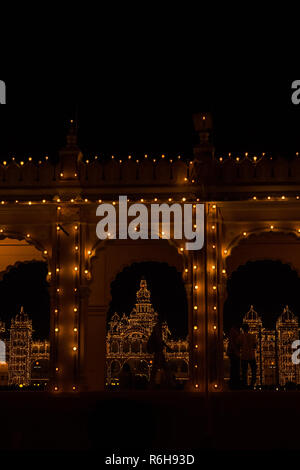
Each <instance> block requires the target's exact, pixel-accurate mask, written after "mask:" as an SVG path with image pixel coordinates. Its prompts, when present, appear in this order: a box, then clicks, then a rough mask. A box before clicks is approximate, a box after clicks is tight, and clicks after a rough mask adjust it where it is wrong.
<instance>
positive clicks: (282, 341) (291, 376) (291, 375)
mask: <svg viewBox="0 0 300 470" xmlns="http://www.w3.org/2000/svg"><path fill="white" fill-rule="evenodd" d="M276 330H277V334H278V358H279V382H280V385H285V384H286V383H287V382H295V383H296V382H297V376H296V372H297V371H296V366H295V365H294V364H293V363H292V360H291V357H292V353H293V350H292V343H293V341H295V340H296V339H298V338H299V324H298V317H296V316H295V315H294V314H293V312H291V310H290V309H289V307H288V305H287V306H286V307H285V308H284V309H283V312H282V314H281V315H280V316H279V317H278V320H277V322H276Z"/></svg>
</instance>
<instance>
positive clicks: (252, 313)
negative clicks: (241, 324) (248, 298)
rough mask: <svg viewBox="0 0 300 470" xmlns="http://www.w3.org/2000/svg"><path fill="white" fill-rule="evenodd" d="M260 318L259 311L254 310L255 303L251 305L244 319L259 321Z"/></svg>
mask: <svg viewBox="0 0 300 470" xmlns="http://www.w3.org/2000/svg"><path fill="white" fill-rule="evenodd" d="M257 320H260V317H259V315H258V313H257V312H256V311H255V310H254V307H253V305H251V307H250V310H249V311H248V312H247V313H246V315H245V317H244V321H257Z"/></svg>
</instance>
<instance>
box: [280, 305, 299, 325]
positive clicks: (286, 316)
mask: <svg viewBox="0 0 300 470" xmlns="http://www.w3.org/2000/svg"><path fill="white" fill-rule="evenodd" d="M279 319H280V320H281V321H282V322H286V321H295V320H296V317H295V315H294V314H293V312H292V311H291V310H290V309H289V306H288V305H286V307H285V308H284V309H283V312H282V314H281V315H280V317H279Z"/></svg>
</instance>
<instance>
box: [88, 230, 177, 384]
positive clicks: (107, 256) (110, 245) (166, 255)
mask: <svg viewBox="0 0 300 470" xmlns="http://www.w3.org/2000/svg"><path fill="white" fill-rule="evenodd" d="M184 256H185V255H184V254H182V253H181V252H180V250H179V248H178V247H176V246H173V245H171V244H170V243H169V241H168V240H162V239H160V240H109V241H106V242H101V243H98V244H97V246H96V248H95V256H94V257H93V258H92V263H91V282H90V283H89V290H88V291H87V296H86V314H87V319H86V320H87V321H86V322H85V341H84V343H85V345H86V348H85V354H84V359H83V362H84V366H83V369H84V370H85V371H86V378H85V380H86V381H87V383H88V388H89V390H103V389H104V387H105V376H106V359H105V358H106V353H105V348H106V324H107V312H108V311H109V308H110V302H111V283H112V282H113V281H114V280H115V279H116V277H117V275H118V273H120V272H122V271H123V269H124V268H126V267H128V266H131V265H133V263H142V262H161V263H167V264H168V265H169V266H173V267H174V268H175V269H176V271H177V272H180V273H182V272H183V271H184V266H185V258H184ZM133 289H136V286H134V288H133ZM133 300H134V299H133ZM95 332H97V334H95ZM124 347H126V345H124Z"/></svg>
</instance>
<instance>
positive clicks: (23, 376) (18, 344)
mask: <svg viewBox="0 0 300 470" xmlns="http://www.w3.org/2000/svg"><path fill="white" fill-rule="evenodd" d="M0 269H1V274H0V296H1V306H0V335H1V338H0V339H1V340H2V341H3V342H4V345H5V350H6V354H5V364H6V374H2V380H1V386H2V387H5V388H15V387H16V386H17V387H19V386H20V387H24V386H26V387H29V388H30V387H32V386H33V382H34V380H35V378H34V371H33V368H32V363H33V362H34V361H35V359H36V357H37V356H36V354H35V350H36V346H37V344H40V343H42V349H43V353H44V356H43V359H45V360H46V361H47V363H48V367H47V371H44V374H43V385H45V384H46V383H47V382H48V381H49V361H50V344H49V333H50V296H49V292H48V282H47V275H48V266H47V263H46V259H45V256H44V253H43V252H42V251H41V250H38V249H37V248H36V247H35V246H34V245H33V244H32V243H27V241H26V240H24V239H21V237H18V236H17V235H16V238H9V237H6V238H4V235H2V238H1V240H0ZM39 349H40V347H39ZM44 369H45V368H44ZM41 388H43V387H41Z"/></svg>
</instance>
